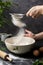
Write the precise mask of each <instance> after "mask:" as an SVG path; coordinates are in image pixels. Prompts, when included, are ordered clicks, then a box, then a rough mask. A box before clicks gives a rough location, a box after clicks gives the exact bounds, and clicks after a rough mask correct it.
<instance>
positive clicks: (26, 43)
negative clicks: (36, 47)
mask: <svg viewBox="0 0 43 65" xmlns="http://www.w3.org/2000/svg"><path fill="white" fill-rule="evenodd" d="M15 41H16V37H11V38H7V39H6V40H5V45H6V47H7V48H8V50H10V51H11V52H13V53H16V54H22V53H26V52H29V51H30V50H31V49H32V47H33V44H34V43H35V40H34V39H33V38H30V37H23V38H22V40H21V41H20V42H19V43H16V42H15Z"/></svg>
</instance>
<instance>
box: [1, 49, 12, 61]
mask: <svg viewBox="0 0 43 65" xmlns="http://www.w3.org/2000/svg"><path fill="white" fill-rule="evenodd" d="M0 57H1V58H2V59H4V60H8V61H10V62H11V61H12V58H10V57H9V55H8V54H7V53H6V52H4V51H1V50H0Z"/></svg>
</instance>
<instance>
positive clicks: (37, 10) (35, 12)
mask: <svg viewBox="0 0 43 65" xmlns="http://www.w3.org/2000/svg"><path fill="white" fill-rule="evenodd" d="M42 14H43V5H38V6H34V7H32V8H31V9H30V10H29V11H28V12H27V13H26V16H32V18H36V17H38V16H39V15H42Z"/></svg>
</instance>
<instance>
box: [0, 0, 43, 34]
mask: <svg viewBox="0 0 43 65" xmlns="http://www.w3.org/2000/svg"><path fill="white" fill-rule="evenodd" d="M3 1H6V0H3ZM10 1H12V3H13V4H12V6H11V8H10V9H9V10H7V11H6V12H5V16H6V15H7V16H6V18H7V20H9V19H10V21H9V22H10V23H11V25H8V24H6V23H5V25H4V27H2V28H0V32H6V33H12V34H15V33H16V32H17V31H18V30H19V28H18V27H16V26H14V25H13V23H12V22H11V16H10V15H9V12H11V13H23V14H26V12H27V11H28V10H29V9H30V8H31V7H32V6H35V5H43V0H10ZM14 3H16V4H17V6H16V5H15V4H14ZM24 22H26V24H27V27H26V28H27V29H29V30H30V31H32V32H34V33H38V32H41V31H43V16H40V17H39V18H37V19H32V18H31V17H30V18H29V19H28V20H24Z"/></svg>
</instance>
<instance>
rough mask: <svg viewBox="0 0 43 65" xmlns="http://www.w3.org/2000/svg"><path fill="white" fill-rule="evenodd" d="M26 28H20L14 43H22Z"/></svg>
mask: <svg viewBox="0 0 43 65" xmlns="http://www.w3.org/2000/svg"><path fill="white" fill-rule="evenodd" d="M24 34H25V32H24V29H23V28H20V30H19V32H18V34H17V35H16V37H15V39H14V45H16V44H17V45H18V44H20V43H19V42H20V41H21V40H22V38H23V37H24Z"/></svg>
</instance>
